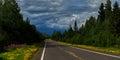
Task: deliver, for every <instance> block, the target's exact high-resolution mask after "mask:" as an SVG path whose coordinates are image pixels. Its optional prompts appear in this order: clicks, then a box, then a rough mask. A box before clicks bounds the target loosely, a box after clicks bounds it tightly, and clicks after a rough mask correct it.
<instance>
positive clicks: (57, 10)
mask: <svg viewBox="0 0 120 60" xmlns="http://www.w3.org/2000/svg"><path fill="white" fill-rule="evenodd" d="M111 1H112V2H114V1H118V3H120V0H111ZM17 2H18V3H19V6H20V8H21V13H22V14H23V16H24V18H26V17H28V18H29V19H30V21H31V24H34V25H36V27H37V30H39V31H40V32H42V33H47V34H51V33H52V31H53V30H59V31H64V30H65V29H67V28H68V27H69V25H70V24H71V25H73V23H74V20H77V22H78V26H79V27H80V25H81V24H83V23H84V22H85V20H86V19H88V18H89V17H90V16H97V14H98V13H97V11H98V8H99V6H100V3H101V2H103V3H105V2H106V0H17Z"/></svg>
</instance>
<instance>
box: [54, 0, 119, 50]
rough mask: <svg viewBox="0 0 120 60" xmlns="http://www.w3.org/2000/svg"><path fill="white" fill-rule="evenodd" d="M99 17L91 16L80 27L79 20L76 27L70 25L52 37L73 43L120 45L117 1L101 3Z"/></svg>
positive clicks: (98, 45)
mask: <svg viewBox="0 0 120 60" xmlns="http://www.w3.org/2000/svg"><path fill="white" fill-rule="evenodd" d="M98 13H99V15H98V17H97V18H95V17H93V16H91V17H90V18H89V19H88V20H86V23H85V24H83V25H82V26H81V27H80V29H78V28H77V21H75V23H74V29H73V28H72V27H71V26H70V27H69V29H68V30H66V31H65V32H64V33H63V34H62V33H60V32H58V31H55V32H54V33H53V35H52V39H54V40H58V41H63V42H67V43H72V44H80V45H91V46H97V47H116V48H119V47H120V8H119V4H118V3H117V2H115V3H114V5H113V7H112V6H111V1H110V0H107V2H106V4H103V3H101V5H100V7H99V11H98Z"/></svg>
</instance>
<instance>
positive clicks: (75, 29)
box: [74, 20, 78, 31]
mask: <svg viewBox="0 0 120 60" xmlns="http://www.w3.org/2000/svg"><path fill="white" fill-rule="evenodd" d="M74 31H78V26H77V21H76V20H75V22H74Z"/></svg>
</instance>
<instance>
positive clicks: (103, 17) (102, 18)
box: [98, 3, 105, 23]
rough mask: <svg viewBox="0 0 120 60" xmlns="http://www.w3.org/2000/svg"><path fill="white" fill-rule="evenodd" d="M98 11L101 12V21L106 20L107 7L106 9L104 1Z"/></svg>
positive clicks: (99, 16)
mask: <svg viewBox="0 0 120 60" xmlns="http://www.w3.org/2000/svg"><path fill="white" fill-rule="evenodd" d="M98 13H99V15H98V18H99V20H100V21H99V22H100V23H102V22H104V20H105V9H104V4H103V3H101V5H100V8H99V11H98Z"/></svg>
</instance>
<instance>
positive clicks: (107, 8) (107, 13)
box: [105, 0, 112, 20]
mask: <svg viewBox="0 0 120 60" xmlns="http://www.w3.org/2000/svg"><path fill="white" fill-rule="evenodd" d="M111 13H112V7H111V1H110V0H107V3H106V5H105V18H106V19H108V20H109V19H110V17H111Z"/></svg>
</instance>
